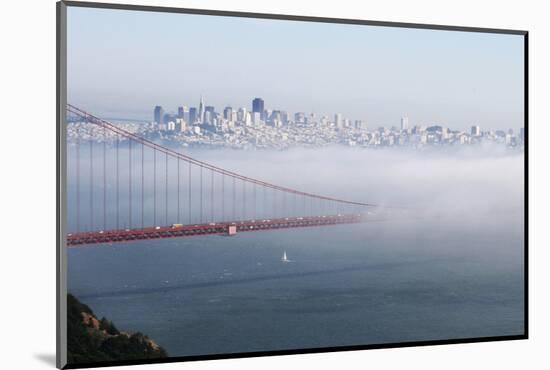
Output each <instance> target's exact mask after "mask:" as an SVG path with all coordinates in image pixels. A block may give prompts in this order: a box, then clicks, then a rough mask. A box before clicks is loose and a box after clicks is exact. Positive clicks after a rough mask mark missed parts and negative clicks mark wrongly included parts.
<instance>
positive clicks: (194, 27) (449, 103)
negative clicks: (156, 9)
mask: <svg viewBox="0 0 550 370" xmlns="http://www.w3.org/2000/svg"><path fill="white" fill-rule="evenodd" d="M523 68H524V63H523V36H518V35H496V34H483V33H470V32H453V31H433V30H418V29H405V28H389V27H375V26H361V25H342V24H326V23H312V22H292V21H278V20H262V19H250V18H231V17H216V16H205V15H187V14H169V13H149V12H140V11H124V10H107V9H90V8H72V7H69V9H68V88H69V94H68V101H69V103H72V104H75V105H77V106H80V107H81V108H83V109H86V110H89V111H91V112H94V113H96V114H98V115H102V116H107V117H135V118H142V119H152V114H153V108H154V106H155V105H157V104H158V105H162V106H163V107H164V108H165V110H167V111H176V110H177V106H178V105H187V106H198V102H199V98H200V95H201V94H202V95H203V96H204V98H205V102H206V104H207V105H214V106H215V107H216V110H217V111H222V110H223V108H224V107H225V106H226V105H231V106H232V107H233V108H238V107H240V106H245V107H247V108H248V109H251V101H252V99H253V98H254V97H256V96H259V97H262V98H263V99H264V100H265V106H266V108H267V109H281V110H287V111H289V112H290V113H294V112H297V111H304V112H306V113H309V112H315V113H316V114H317V115H325V114H326V115H329V116H330V117H332V116H333V115H334V113H337V112H338V113H342V114H343V115H344V117H346V118H350V119H363V120H366V122H367V124H368V125H369V126H370V127H378V126H392V125H395V126H397V125H399V120H400V117H401V116H403V115H407V116H408V117H409V121H410V122H411V124H427V125H430V124H443V125H446V126H448V127H451V128H456V129H462V128H467V127H469V126H471V125H472V124H478V125H480V126H482V128H483V129H497V128H514V129H517V128H519V127H523V109H524V107H523V84H524V79H523Z"/></svg>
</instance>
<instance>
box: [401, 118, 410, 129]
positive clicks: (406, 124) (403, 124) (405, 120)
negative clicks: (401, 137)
mask: <svg viewBox="0 0 550 370" xmlns="http://www.w3.org/2000/svg"><path fill="white" fill-rule="evenodd" d="M408 129H409V117H407V116H403V117H401V130H403V131H406V130H408Z"/></svg>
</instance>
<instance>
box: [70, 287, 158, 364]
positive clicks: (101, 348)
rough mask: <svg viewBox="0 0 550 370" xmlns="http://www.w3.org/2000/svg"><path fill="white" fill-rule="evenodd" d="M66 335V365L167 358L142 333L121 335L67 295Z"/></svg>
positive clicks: (103, 319)
mask: <svg viewBox="0 0 550 370" xmlns="http://www.w3.org/2000/svg"><path fill="white" fill-rule="evenodd" d="M67 335H68V336H67V347H68V348H67V350H68V353H67V361H68V363H69V364H74V363H92V362H100V361H117V360H142V359H153V358H163V357H166V356H167V353H166V351H165V350H164V349H163V348H162V347H160V346H158V345H157V344H156V343H155V342H153V341H152V340H151V339H149V338H148V337H147V336H145V335H143V334H142V333H139V332H138V333H125V332H121V331H119V330H118V329H117V328H116V327H115V325H114V324H113V323H112V322H110V321H108V320H107V319H105V318H102V319H101V320H99V319H98V318H97V317H96V316H95V315H94V313H93V312H92V310H91V309H90V308H89V307H88V306H86V305H85V304H83V303H81V302H79V301H78V299H76V298H75V297H74V296H73V295H71V294H69V295H68V296H67Z"/></svg>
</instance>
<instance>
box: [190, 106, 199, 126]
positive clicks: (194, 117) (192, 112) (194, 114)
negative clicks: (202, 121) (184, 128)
mask: <svg viewBox="0 0 550 370" xmlns="http://www.w3.org/2000/svg"><path fill="white" fill-rule="evenodd" d="M195 122H197V108H195V107H192V108H189V123H190V124H193V123H195Z"/></svg>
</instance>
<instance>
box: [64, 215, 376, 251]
mask: <svg viewBox="0 0 550 370" xmlns="http://www.w3.org/2000/svg"><path fill="white" fill-rule="evenodd" d="M364 219H365V216H364V215H363V214H337V215H324V216H307V217H284V218H274V219H260V220H244V221H233V222H212V223H203V224H188V225H170V226H156V227H147V228H143V229H142V228H139V229H120V230H105V231H103V230H101V231H92V232H79V233H71V234H68V235H67V246H68V247H76V246H83V245H94V244H112V243H121V242H130V241H136V240H152V239H165V238H179V237H185V236H199V235H214V234H218V235H230V234H233V233H236V234H238V233H241V232H247V231H265V230H276V229H289V228H297V227H313V226H328V225H337V224H352V223H360V222H363V221H364ZM230 231H231V232H230Z"/></svg>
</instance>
